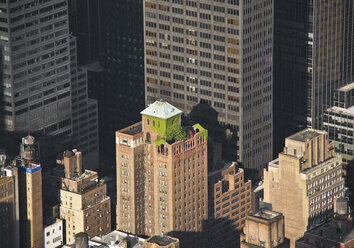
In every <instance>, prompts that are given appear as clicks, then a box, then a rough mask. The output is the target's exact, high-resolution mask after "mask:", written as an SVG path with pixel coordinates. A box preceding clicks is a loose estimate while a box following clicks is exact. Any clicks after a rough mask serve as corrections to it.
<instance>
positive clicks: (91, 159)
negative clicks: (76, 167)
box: [70, 37, 99, 169]
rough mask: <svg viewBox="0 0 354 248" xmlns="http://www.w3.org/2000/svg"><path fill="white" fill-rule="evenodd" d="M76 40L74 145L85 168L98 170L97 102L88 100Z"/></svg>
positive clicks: (72, 47) (72, 40) (73, 52)
mask: <svg viewBox="0 0 354 248" xmlns="http://www.w3.org/2000/svg"><path fill="white" fill-rule="evenodd" d="M76 54H77V53H76V38H75V37H70V63H71V64H70V66H71V71H70V73H71V105H72V128H73V135H72V145H73V147H75V148H77V149H78V150H80V151H81V152H82V154H83V164H84V166H85V168H91V169H92V168H96V169H97V168H98V165H99V154H98V151H99V138H98V107H97V100H94V99H91V98H88V89H87V71H86V70H83V69H81V68H79V67H78V65H77V56H76Z"/></svg>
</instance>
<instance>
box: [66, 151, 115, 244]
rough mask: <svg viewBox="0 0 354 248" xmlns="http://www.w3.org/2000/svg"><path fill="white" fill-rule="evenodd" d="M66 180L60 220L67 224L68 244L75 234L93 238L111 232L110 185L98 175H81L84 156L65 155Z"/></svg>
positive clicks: (67, 153)
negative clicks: (100, 179) (85, 234)
mask: <svg viewBox="0 0 354 248" xmlns="http://www.w3.org/2000/svg"><path fill="white" fill-rule="evenodd" d="M64 166H65V178H63V179H62V187H61V190H60V202H61V203H60V218H61V219H64V220H65V223H66V224H65V230H66V243H68V244H70V243H72V242H74V240H75V238H74V237H75V234H76V233H79V232H86V233H87V234H89V235H90V236H91V237H93V236H97V235H103V234H106V233H108V232H110V231H111V205H110V204H111V202H110V198H109V197H108V196H107V190H106V184H105V183H104V182H102V181H99V180H98V173H97V172H94V171H91V170H85V172H83V173H82V172H81V154H80V153H79V152H77V151H76V150H74V151H66V152H65V153H64Z"/></svg>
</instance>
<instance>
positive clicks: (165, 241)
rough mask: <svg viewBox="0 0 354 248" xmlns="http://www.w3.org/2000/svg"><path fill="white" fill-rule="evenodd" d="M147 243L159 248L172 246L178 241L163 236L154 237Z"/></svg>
mask: <svg viewBox="0 0 354 248" xmlns="http://www.w3.org/2000/svg"><path fill="white" fill-rule="evenodd" d="M146 242H147V243H152V244H157V245H159V246H168V245H170V244H173V243H176V242H178V239H176V238H172V237H170V236H166V235H161V236H152V237H151V238H149V239H148V240H147V241H146Z"/></svg>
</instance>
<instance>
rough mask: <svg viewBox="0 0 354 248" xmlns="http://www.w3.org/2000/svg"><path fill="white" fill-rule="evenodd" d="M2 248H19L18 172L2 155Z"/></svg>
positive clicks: (0, 176)
mask: <svg viewBox="0 0 354 248" xmlns="http://www.w3.org/2000/svg"><path fill="white" fill-rule="evenodd" d="M0 213H1V214H0V230H1V233H2V235H0V247H15V248H19V247H20V244H19V241H20V236H19V235H20V230H19V199H18V171H17V168H16V167H13V166H8V165H7V164H6V155H5V154H0Z"/></svg>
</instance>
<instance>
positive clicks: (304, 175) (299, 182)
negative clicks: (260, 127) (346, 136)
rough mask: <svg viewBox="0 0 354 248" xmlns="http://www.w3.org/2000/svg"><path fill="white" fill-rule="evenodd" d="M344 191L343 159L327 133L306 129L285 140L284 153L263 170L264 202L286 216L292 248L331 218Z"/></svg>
mask: <svg viewBox="0 0 354 248" xmlns="http://www.w3.org/2000/svg"><path fill="white" fill-rule="evenodd" d="M343 188H344V181H343V178H342V158H341V157H340V156H339V155H336V154H335V150H334V146H333V142H330V141H329V139H328V133H327V132H325V131H319V130H315V129H305V130H303V131H301V132H299V133H296V134H294V135H292V136H290V137H288V138H286V139H285V147H284V151H283V152H282V153H279V157H278V158H277V159H275V160H273V161H271V162H270V163H269V166H268V169H265V170H264V201H265V202H268V203H271V204H272V207H273V210H275V211H279V212H280V211H281V212H282V213H283V215H284V217H285V236H286V237H287V238H289V239H290V240H291V247H294V245H295V240H296V239H298V238H301V237H302V235H303V233H304V232H305V231H306V230H307V229H308V228H310V227H313V226H315V225H317V224H318V223H320V222H322V221H324V220H326V219H328V218H329V217H330V216H331V215H332V212H333V201H334V199H335V198H338V197H341V196H343V190H344V189H343Z"/></svg>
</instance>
